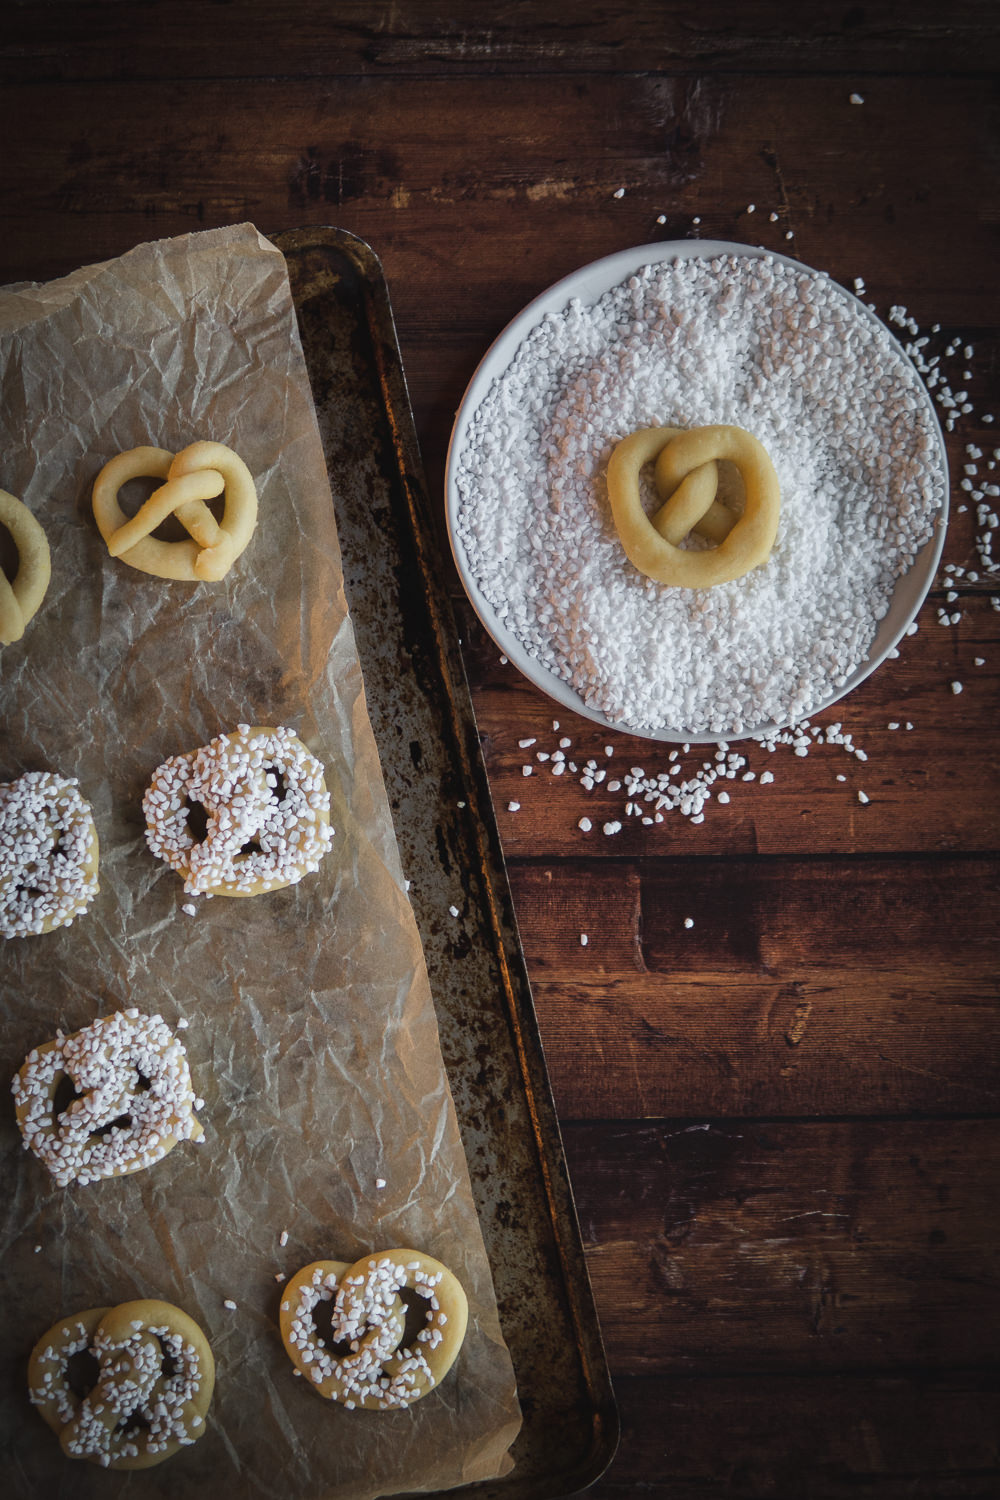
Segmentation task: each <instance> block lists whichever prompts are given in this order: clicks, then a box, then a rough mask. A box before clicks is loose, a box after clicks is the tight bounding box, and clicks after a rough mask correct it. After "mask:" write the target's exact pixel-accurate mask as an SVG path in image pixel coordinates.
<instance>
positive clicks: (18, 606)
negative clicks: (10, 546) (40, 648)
mask: <svg viewBox="0 0 1000 1500" xmlns="http://www.w3.org/2000/svg"><path fill="white" fill-rule="evenodd" d="M0 526H6V528H7V530H8V531H9V532H10V534H11V538H12V539H13V542H14V547H15V548H16V550H17V572H16V573H15V574H14V579H13V582H9V581H8V579H7V576H6V574H5V573H4V571H3V569H2V568H0V643H2V644H3V645H4V646H9V645H11V643H12V642H14V641H19V640H20V639H21V637H22V635H23V634H24V627H25V626H26V625H27V623H28V621H29V620H30V619H31V618H32V616H33V615H34V614H35V612H36V611H37V609H38V606H39V605H40V604H41V602H42V600H43V599H44V598H45V590H46V589H47V588H48V586H49V579H50V578H51V576H52V562H51V558H50V555H49V544H48V541H47V540H46V536H45V532H44V531H43V530H42V528H41V526H40V525H39V524H38V522H37V521H36V520H35V518H34V516H33V515H32V514H31V511H30V510H29V509H28V507H27V506H26V505H25V504H24V502H23V501H22V500H18V498H17V496H16V495H10V494H8V493H7V491H6V490H0Z"/></svg>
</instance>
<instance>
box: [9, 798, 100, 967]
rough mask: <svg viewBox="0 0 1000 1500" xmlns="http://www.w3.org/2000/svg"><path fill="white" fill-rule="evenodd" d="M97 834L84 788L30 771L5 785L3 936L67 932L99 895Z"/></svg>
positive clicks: (28, 935)
mask: <svg viewBox="0 0 1000 1500" xmlns="http://www.w3.org/2000/svg"><path fill="white" fill-rule="evenodd" d="M97 860H98V846H97V830H96V828H95V827H94V815H93V813H92V812H91V810H90V804H89V803H88V802H86V801H84V799H83V797H82V796H81V795H80V788H79V785H78V783H77V782H76V781H75V780H73V779H71V778H69V777H66V776H57V775H56V774H55V773H54V772H53V771H28V772H26V773H25V775H24V776H21V777H19V778H18V779H17V781H6V782H4V783H3V784H2V785H0V937H8V938H10V937H30V936H32V935H37V934H39V933H43V932H51V931H52V930H53V928H55V927H68V926H69V924H70V923H71V922H72V921H73V919H74V917H78V916H79V915H80V913H81V912H83V911H86V909H87V907H88V906H89V905H90V903H91V901H92V900H93V899H94V897H95V896H96V894H97V891H98V883H97Z"/></svg>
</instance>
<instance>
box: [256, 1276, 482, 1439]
mask: <svg viewBox="0 0 1000 1500" xmlns="http://www.w3.org/2000/svg"><path fill="white" fill-rule="evenodd" d="M404 1292H408V1293H410V1294H411V1299H410V1300H411V1301H412V1302H414V1303H416V1305H417V1307H418V1310H420V1311H422V1313H423V1326H422V1327H421V1328H420V1330H419V1331H418V1332H417V1334H416V1335H415V1336H414V1338H413V1339H412V1341H411V1342H410V1343H409V1344H407V1345H404V1344H403V1342H402V1340H403V1337H404V1331H405V1325H406V1316H407V1307H406V1304H405V1303H404V1300H403V1297H402V1296H401V1293H404ZM331 1301H332V1302H333V1308H332V1317H331V1319H330V1338H329V1340H326V1339H325V1338H323V1337H322V1336H321V1334H320V1330H319V1327H318V1325H317V1321H316V1311H317V1309H318V1308H319V1307H320V1306H321V1304H323V1303H328V1302H331ZM421 1301H422V1302H423V1303H424V1307H423V1309H420V1302H421ZM468 1319H469V1305H468V1301H467V1300H466V1296H465V1292H464V1291H463V1290H462V1287H461V1285H460V1283H459V1282H458V1280H457V1279H456V1278H455V1276H453V1275H452V1273H451V1271H449V1270H448V1268H447V1267H446V1266H443V1265H442V1264H441V1262H440V1261H437V1260H434V1259H432V1257H431V1256H429V1255H424V1254H422V1253H421V1252H420V1251H419V1250H382V1251H379V1252H378V1254H376V1255H368V1256H365V1257H364V1258H363V1259H362V1260H359V1261H356V1262H355V1263H354V1265H348V1264H347V1263H346V1262H345V1261H339V1260H317V1261H314V1262H313V1263H312V1264H311V1265H308V1266H303V1268H302V1270H301V1271H299V1272H298V1273H297V1274H296V1275H295V1276H293V1277H292V1279H291V1280H290V1281H289V1282H288V1285H287V1286H286V1287H285V1290H284V1295H283V1297H282V1301H281V1312H280V1324H281V1337H282V1341H283V1342H284V1345H285V1349H286V1351H287V1353H288V1357H289V1359H290V1360H291V1361H292V1363H293V1364H294V1365H295V1367H296V1369H298V1370H299V1371H300V1372H301V1374H303V1375H304V1376H306V1378H307V1379H308V1380H309V1381H310V1382H311V1383H312V1385H313V1387H314V1389H315V1390H316V1391H318V1393H319V1394H320V1395H321V1396H325V1397H326V1398H327V1400H329V1401H341V1402H343V1404H344V1406H346V1407H347V1408H349V1409H353V1408H354V1407H358V1406H361V1407H366V1408H370V1409H373V1410H376V1411H386V1410H389V1409H391V1408H393V1407H401V1406H412V1404H413V1402H414V1401H419V1400H420V1398H421V1396H426V1394H427V1392H428V1391H430V1390H432V1389H433V1388H434V1387H435V1386H436V1385H439V1384H440V1382H441V1381H442V1380H443V1379H444V1377H445V1375H447V1373H448V1371H449V1370H450V1369H451V1367H452V1365H453V1364H454V1362H455V1359H456V1358H457V1356H458V1351H459V1349H460V1348H461V1347H462V1341H463V1339H464V1338H465V1330H466V1325H467V1323H468Z"/></svg>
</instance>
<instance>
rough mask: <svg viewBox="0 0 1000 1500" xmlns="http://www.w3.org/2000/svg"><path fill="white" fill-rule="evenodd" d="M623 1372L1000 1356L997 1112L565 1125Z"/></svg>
mask: <svg viewBox="0 0 1000 1500" xmlns="http://www.w3.org/2000/svg"><path fill="white" fill-rule="evenodd" d="M564 1138H565V1142H566V1151H567V1158H568V1161H569V1168H570V1177H571V1180H572V1183H573V1189H574V1192H575V1195H576V1203H577V1209H578V1212H579V1216H580V1222H581V1226H582V1229H583V1236H584V1243H585V1246H586V1247H587V1263H588V1267H589V1270H590V1276H591V1280H592V1282H593V1287H594V1294H595V1297H596V1300H597V1306H598V1312H599V1314H600V1317H601V1326H602V1328H603V1331H604V1337H605V1341H606V1343H607V1346H608V1351H609V1357H610V1360H611V1364H612V1368H613V1369H615V1370H622V1371H628V1372H630V1373H633V1374H640V1373H648V1374H679V1373H683V1372H693V1373H705V1372H713V1373H724V1372H726V1371H733V1370H740V1371H743V1372H751V1371H758V1370H759V1371H773V1372H775V1373H777V1372H782V1373H792V1372H796V1371H811V1372H815V1371H832V1370H851V1369H857V1368H859V1367H862V1366H867V1367H869V1368H871V1369H875V1370H881V1371H886V1372H892V1371H897V1370H901V1369H911V1370H916V1369H921V1370H926V1371H930V1372H933V1371H937V1370H940V1369H943V1368H945V1369H946V1368H948V1367H949V1366H967V1367H971V1366H978V1365H981V1366H983V1367H984V1368H987V1369H989V1368H992V1367H993V1362H994V1360H995V1356H996V1328H997V1318H998V1316H1000V1276H998V1271H1000V1264H998V1260H1000V1256H998V1250H997V1241H996V1210H995V1200H996V1182H997V1171H998V1167H1000V1121H998V1120H950V1121H948V1120H927V1121H906V1122H882V1121H860V1122H855V1123H845V1122H841V1123H835V1124H833V1123H829V1122H810V1123H790V1122H787V1123H774V1122H770V1121H769V1122H761V1123H757V1122H754V1121H750V1120H743V1121H737V1122H733V1123H731V1124H718V1123H706V1124H702V1125H694V1126H692V1125H684V1124H672V1123H670V1122H666V1123H661V1124H657V1125H639V1124H622V1125H619V1126H618V1127H616V1128H615V1129H613V1130H609V1129H608V1128H607V1126H605V1125H600V1124H582V1123H581V1124H576V1123H574V1124H569V1125H566V1126H565V1127H564Z"/></svg>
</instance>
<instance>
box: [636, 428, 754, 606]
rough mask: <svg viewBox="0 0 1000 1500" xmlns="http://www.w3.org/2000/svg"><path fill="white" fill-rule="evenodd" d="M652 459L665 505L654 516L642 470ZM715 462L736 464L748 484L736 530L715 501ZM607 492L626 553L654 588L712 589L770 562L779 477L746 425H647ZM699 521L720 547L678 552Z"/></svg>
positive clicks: (734, 521)
mask: <svg viewBox="0 0 1000 1500" xmlns="http://www.w3.org/2000/svg"><path fill="white" fill-rule="evenodd" d="M653 459H656V486H657V490H658V491H659V493H660V495H661V497H662V498H663V499H664V501H665V504H664V505H663V506H662V507H661V508H660V510H659V511H657V512H656V514H655V515H654V516H653V517H652V518H650V517H648V516H647V515H646V513H645V511H644V510H643V506H642V501H641V499H640V496H639V471H640V470H641V469H642V466H643V465H644V464H647V463H650V462H652V460H653ZM716 460H726V461H728V462H729V463H732V464H734V465H735V466H736V468H737V469H738V470H739V473H740V476H741V478H742V480H743V487H744V492H745V503H744V509H743V513H742V515H740V516H738V517H735V518H734V519H733V521H732V524H731V525H730V524H729V521H728V519H727V518H726V516H725V515H724V513H723V512H724V508H723V507H722V506H720V505H719V504H718V502H716V501H715V493H716V486H717V483H718V474H717V469H716ZM608 495H609V498H610V500H611V514H612V517H613V519H614V523H615V526H616V528H617V530H618V535H619V537H620V538H621V543H622V546H623V547H624V549H625V552H626V555H627V556H628V558H629V560H630V562H632V563H633V564H634V565H635V567H637V568H638V569H639V571H640V573H645V575H646V576H647V578H652V579H655V580H656V582H657V583H667V584H672V585H674V586H676V587H680V588H711V587H713V586H714V585H715V584H718V583H728V582H730V581H731V580H732V579H734V578H741V577H742V576H743V575H744V574H745V573H749V572H750V570H751V569H752V568H756V567H759V566H760V564H761V563H763V562H766V560H767V558H768V557H769V556H770V552H771V548H772V547H773V545H774V539H775V536H776V535H777V530H778V519H779V515H780V505H781V492H780V488H779V485H778V477H777V475H776V474H775V472H774V466H773V464H772V463H771V460H770V458H769V457H768V454H767V451H766V449H765V448H764V447H763V446H762V444H761V443H759V442H758V441H757V439H756V438H755V437H753V435H752V434H751V433H749V432H745V431H744V430H743V428H742V427H729V426H723V425H719V426H713V427H695V428H691V429H690V430H688V431H684V430H683V429H678V428H676V427H646V428H642V429H641V430H640V431H639V432H633V433H632V434H631V435H630V436H629V437H627V438H625V439H623V441H622V442H620V443H619V444H618V446H617V447H616V448H615V450H614V452H613V453H612V455H611V459H610V461H609V463H608ZM713 502H714V503H713ZM699 524H700V525H702V526H704V527H705V529H706V531H707V532H708V534H709V536H710V538H711V539H712V540H715V541H716V545H715V546H714V547H711V548H708V549H706V550H703V551H695V550H693V549H692V550H687V549H685V548H682V547H680V546H679V545H678V543H679V542H680V541H682V540H683V538H684V537H685V536H686V535H687V533H688V532H689V531H690V530H691V529H692V528H693V527H695V526H698V525H699ZM727 528H728V529H727Z"/></svg>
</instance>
